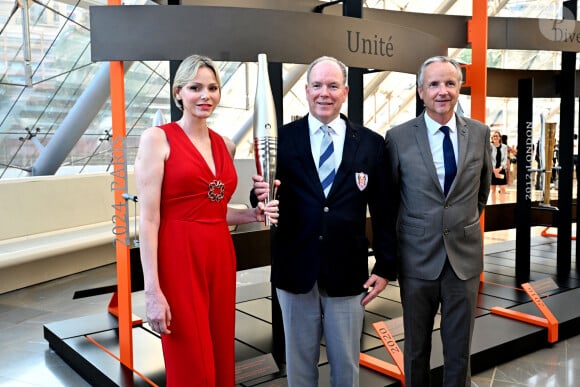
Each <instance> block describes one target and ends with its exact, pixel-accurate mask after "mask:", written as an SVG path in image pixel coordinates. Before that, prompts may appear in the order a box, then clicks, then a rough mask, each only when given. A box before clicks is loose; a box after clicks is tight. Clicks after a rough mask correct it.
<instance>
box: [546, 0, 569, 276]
mask: <svg viewBox="0 0 580 387" xmlns="http://www.w3.org/2000/svg"><path fill="white" fill-rule="evenodd" d="M566 8H567V9H568V11H570V12H563V14H564V17H565V18H566V16H567V15H569V16H573V17H574V20H575V19H576V13H577V0H570V1H565V2H564V11H566ZM575 73H576V53H575V52H562V71H561V73H560V77H561V78H560V80H559V82H558V84H559V86H560V88H561V90H560V96H561V100H560V139H559V158H560V166H561V167H562V168H561V170H560V172H559V187H558V208H559V209H560V211H559V217H558V221H557V223H558V248H557V266H558V269H557V270H558V278H560V279H563V278H567V277H568V276H569V275H570V268H571V258H572V171H573V168H574V166H573V161H572V160H573V156H572V153H573V144H574V115H575V109H574V103H575V95H574V92H575V90H574V86H575V84H576V74H575ZM546 157H552V155H546ZM544 184H550V182H549V181H546V182H545V183H544Z"/></svg>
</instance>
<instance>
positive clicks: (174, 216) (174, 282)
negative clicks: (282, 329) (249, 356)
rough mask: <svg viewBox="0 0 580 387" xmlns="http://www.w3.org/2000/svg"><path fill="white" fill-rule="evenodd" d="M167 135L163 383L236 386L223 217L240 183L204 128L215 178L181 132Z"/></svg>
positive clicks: (232, 286) (220, 145) (231, 285)
mask: <svg viewBox="0 0 580 387" xmlns="http://www.w3.org/2000/svg"><path fill="white" fill-rule="evenodd" d="M161 129H163V130H164V131H165V134H166V136H167V140H168V141H169V147H170V154H169V158H168V159H167V161H166V162H165V172H164V176H163V184H162V188H161V204H160V213H161V220H160V227H159V246H158V262H159V265H158V266H159V269H158V272H159V281H160V283H161V289H162V291H163V294H164V295H165V297H166V298H167V301H168V303H169V307H170V308H171V317H172V319H171V325H170V327H169V329H170V330H171V334H170V335H162V337H161V341H162V346H163V355H164V359H165V371H166V378H167V386H170V387H175V386H188V387H189V386H219V387H221V386H223V387H232V386H234V383H235V382H234V379H235V377H234V368H235V348H234V337H235V328H234V323H235V291H236V257H235V251H234V246H233V242H232V238H231V235H230V232H229V229H228V225H227V223H226V212H227V204H228V202H229V200H230V198H231V196H232V194H233V193H234V190H235V188H236V185H237V175H236V171H235V168H234V163H233V160H232V157H231V156H230V154H229V153H228V150H227V148H226V145H225V143H224V141H223V139H222V138H221V136H220V135H218V134H217V133H215V132H213V131H212V130H210V131H209V134H210V139H211V147H212V152H213V157H214V162H215V168H216V173H215V176H214V174H213V173H212V172H211V170H210V169H209V167H208V165H207V163H206V162H205V160H204V159H203V157H202V156H201V154H200V153H199V152H198V150H197V149H196V148H195V146H194V145H193V143H192V142H191V141H190V139H189V138H188V137H187V135H186V134H185V133H184V132H183V130H182V129H181V127H180V126H179V125H178V124H176V123H174V122H172V123H169V124H166V125H162V126H161Z"/></svg>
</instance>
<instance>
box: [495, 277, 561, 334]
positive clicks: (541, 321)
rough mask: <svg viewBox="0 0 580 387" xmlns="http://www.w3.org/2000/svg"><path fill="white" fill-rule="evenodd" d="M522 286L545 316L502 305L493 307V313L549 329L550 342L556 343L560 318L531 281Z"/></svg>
mask: <svg viewBox="0 0 580 387" xmlns="http://www.w3.org/2000/svg"><path fill="white" fill-rule="evenodd" d="M522 288H523V289H524V290H525V291H526V293H527V294H528V295H529V296H530V298H531V299H532V301H533V302H534V304H535V305H536V306H537V307H538V309H539V310H540V312H541V313H542V315H543V316H544V317H538V316H534V315H531V314H528V313H523V312H518V311H515V310H511V309H506V308H502V307H498V306H496V307H493V308H491V313H493V314H497V315H499V316H503V317H507V318H511V319H514V320H518V321H522V322H525V323H528V324H532V325H536V326H539V327H543V328H547V329H548V342H549V343H555V342H557V341H558V320H557V319H556V317H555V316H554V315H553V314H552V312H551V311H550V309H548V307H547V306H546V304H545V303H544V301H542V298H541V297H540V296H539V295H538V293H536V291H535V290H534V289H533V288H532V286H531V285H530V284H529V283H524V284H522Z"/></svg>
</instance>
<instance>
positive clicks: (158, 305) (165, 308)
mask: <svg viewBox="0 0 580 387" xmlns="http://www.w3.org/2000/svg"><path fill="white" fill-rule="evenodd" d="M145 306H146V310H147V322H148V323H149V326H150V327H151V329H152V330H153V331H154V332H157V333H159V334H161V335H169V334H170V333H171V331H170V330H169V326H170V325H171V310H170V309H169V304H168V303H167V300H166V299H165V296H164V295H163V292H161V290H158V291H145Z"/></svg>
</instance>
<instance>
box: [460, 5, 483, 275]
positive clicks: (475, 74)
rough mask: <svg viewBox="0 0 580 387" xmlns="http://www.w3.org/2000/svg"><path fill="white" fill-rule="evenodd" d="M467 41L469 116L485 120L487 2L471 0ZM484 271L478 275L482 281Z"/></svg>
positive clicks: (466, 72) (466, 73)
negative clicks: (471, 14) (468, 54)
mask: <svg viewBox="0 0 580 387" xmlns="http://www.w3.org/2000/svg"><path fill="white" fill-rule="evenodd" d="M467 41H468V42H469V43H471V65H466V66H463V67H464V68H465V78H466V83H465V84H464V86H469V87H471V118H473V119H476V120H478V121H481V122H486V120H487V117H486V116H487V115H486V98H487V2H486V1H481V0H473V16H472V18H471V20H469V21H468V22H467ZM484 219H485V210H484V213H482V215H481V217H480V223H481V232H482V233H483V232H485V222H484ZM484 279H485V278H484V273H483V272H481V274H480V276H479V280H480V282H483V281H484Z"/></svg>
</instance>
